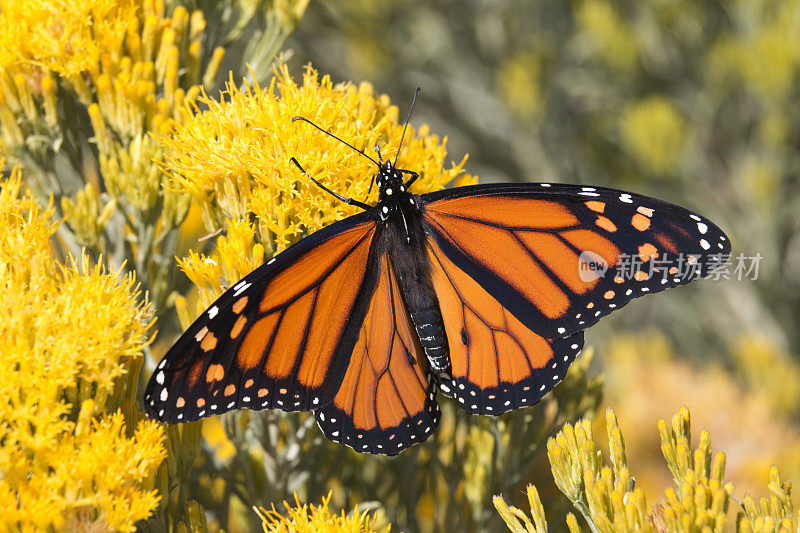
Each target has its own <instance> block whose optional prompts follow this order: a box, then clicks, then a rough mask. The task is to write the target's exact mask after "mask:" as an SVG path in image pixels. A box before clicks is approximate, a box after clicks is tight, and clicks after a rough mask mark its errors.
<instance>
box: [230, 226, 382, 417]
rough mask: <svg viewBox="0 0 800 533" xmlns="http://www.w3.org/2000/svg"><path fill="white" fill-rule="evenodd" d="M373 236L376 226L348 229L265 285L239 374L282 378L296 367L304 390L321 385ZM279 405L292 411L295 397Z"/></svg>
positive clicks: (240, 356)
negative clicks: (250, 372)
mask: <svg viewBox="0 0 800 533" xmlns="http://www.w3.org/2000/svg"><path fill="white" fill-rule="evenodd" d="M373 233H374V225H373V224H365V225H362V226H361V227H355V228H353V229H351V230H348V231H345V232H343V233H342V234H340V235H339V236H337V238H336V239H331V240H329V241H328V242H325V243H323V244H321V245H319V246H317V247H316V248H315V249H314V251H313V252H312V253H309V254H307V255H306V256H305V257H302V258H301V259H300V260H298V261H297V262H296V263H295V264H294V265H293V268H291V269H288V270H286V271H284V272H282V273H281V274H279V275H277V276H276V277H275V278H274V279H273V280H272V281H271V282H270V283H269V284H268V285H267V287H266V290H265V291H264V297H263V298H262V299H261V302H260V304H259V311H260V312H261V313H263V314H262V316H261V317H260V318H259V319H258V321H257V322H256V323H255V324H254V325H253V327H251V328H250V330H249V331H248V332H247V334H246V335H245V336H244V340H243V341H242V345H241V347H240V348H239V351H238V353H237V357H236V359H237V364H238V366H239V368H240V369H241V370H243V371H246V370H250V369H253V368H255V367H256V366H260V370H261V372H262V373H263V375H264V376H266V377H267V378H270V379H273V380H281V379H287V378H290V377H292V374H293V372H294V371H295V369H298V370H297V375H296V380H297V382H298V384H299V385H300V386H302V387H304V388H306V389H315V388H319V387H320V386H321V385H322V383H323V382H324V381H325V378H326V376H327V375H328V372H329V371H330V368H331V363H332V361H333V358H334V355H335V353H336V349H337V347H338V345H339V342H338V341H339V338H340V337H341V335H342V332H343V329H344V327H345V324H346V322H347V318H348V317H349V316H350V314H349V313H348V312H342V309H345V310H348V309H351V308H352V307H353V305H354V303H355V300H356V297H357V296H358V291H359V289H360V287H361V284H362V281H363V279H364V275H365V273H366V265H367V260H368V258H369V250H370V244H371V242H372V239H371V237H372V234H373ZM279 401H282V402H284V404H283V405H281V407H284V406H286V405H289V406H290V407H293V406H294V403H295V401H296V398H288V399H285V400H279ZM289 402H291V404H289ZM301 403H302V402H301ZM296 407H300V405H297V406H296Z"/></svg>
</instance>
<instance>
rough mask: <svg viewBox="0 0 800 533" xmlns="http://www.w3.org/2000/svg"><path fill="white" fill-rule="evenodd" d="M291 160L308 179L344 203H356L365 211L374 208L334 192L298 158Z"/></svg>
mask: <svg viewBox="0 0 800 533" xmlns="http://www.w3.org/2000/svg"><path fill="white" fill-rule="evenodd" d="M289 161H291V162H292V163H294V164H295V165H296V166H297V168H299V169H300V172H302V173H303V175H305V176H306V177H308V179H310V180H311V181H313V182H314V183H315V184H316V185H317V186H318V187H319V188H320V189H322V190H323V191H325V192H327V193H330V194H332V195H333V196H335V197H336V198H338V199H339V200H341V201H342V202H344V203H346V204H348V205H355V206H357V207H360V208H361V209H363V210H364V211H368V210H370V209H372V206H370V205H368V204H365V203H364V202H359V201H358V200H353V199H352V198H345V197H344V196H342V195H341V194H339V193H336V192H333V191H332V190H330V189H329V188H327V187H326V186H324V185H323V184H321V183H320V182H318V181H317V180H315V179H314V177H313V176H312V175H311V174H309V173H308V172H306V171H305V169H304V168H303V167H301V166H300V163H298V162H297V159H295V158H294V157H292V158H290V159H289Z"/></svg>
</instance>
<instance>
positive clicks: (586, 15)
mask: <svg viewBox="0 0 800 533" xmlns="http://www.w3.org/2000/svg"><path fill="white" fill-rule="evenodd" d="M614 4H615V3H614V2H609V1H608V0H584V1H583V2H581V4H580V6H579V8H578V10H577V13H576V19H577V22H578V29H579V30H580V32H581V34H582V35H583V36H584V38H585V40H586V42H587V44H588V46H589V48H590V50H591V51H592V52H594V53H595V54H597V55H598V56H599V57H600V58H601V59H602V60H603V61H604V62H605V63H606V64H607V65H608V66H609V67H611V68H613V69H615V70H617V71H622V72H630V71H632V70H633V69H634V68H635V67H636V64H637V61H638V59H639V45H638V43H637V42H636V35H635V34H634V33H633V30H632V29H631V28H630V26H629V25H628V24H627V23H626V21H625V20H624V19H623V18H622V16H621V15H620V14H619V13H618V12H617V10H616V8H615V7H614Z"/></svg>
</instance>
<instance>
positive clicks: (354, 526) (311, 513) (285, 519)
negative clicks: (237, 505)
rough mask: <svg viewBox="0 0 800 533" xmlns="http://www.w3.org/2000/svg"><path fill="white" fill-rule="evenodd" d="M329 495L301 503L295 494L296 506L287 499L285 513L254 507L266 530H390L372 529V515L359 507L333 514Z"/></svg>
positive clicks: (328, 532)
mask: <svg viewBox="0 0 800 533" xmlns="http://www.w3.org/2000/svg"><path fill="white" fill-rule="evenodd" d="M330 500H331V494H328V496H327V497H326V498H323V499H322V504H321V505H306V504H303V505H300V501H299V500H298V499H297V495H296V494H295V506H294V507H292V506H291V505H289V504H288V503H286V502H283V503H284V506H285V507H286V509H287V511H286V513H287V516H284V515H281V514H280V513H278V512H277V511H276V510H275V506H273V507H272V510H271V511H267V510H266V509H264V508H263V507H259V508H256V507H254V508H253V509H254V510H255V512H256V513H257V514H258V516H259V518H261V527H262V528H263V529H264V532H265V533H373V532H377V531H383V533H389V530H390V529H391V526H387V527H386V529H383V530H378V529H375V518H374V517H373V518H372V519H370V517H369V513H368V512H367V511H364V512H363V513H359V512H358V509H356V510H355V511H353V513H352V514H350V515H349V516H348V515H345V513H344V511H342V512H341V514H334V513H332V512H331V510H330V509H329V508H328V503H329V502H330Z"/></svg>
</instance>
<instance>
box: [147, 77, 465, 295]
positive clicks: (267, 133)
mask: <svg viewBox="0 0 800 533" xmlns="http://www.w3.org/2000/svg"><path fill="white" fill-rule="evenodd" d="M198 105H199V106H201V107H202V108H203V109H204V110H203V111H200V108H199V107H197V106H194V105H193V106H192V107H190V108H187V110H186V115H187V116H186V117H185V118H184V119H183V120H182V121H181V123H180V124H178V125H176V128H175V131H174V133H173V134H172V135H170V136H165V137H163V138H161V143H162V144H163V146H164V149H165V151H166V160H167V162H166V164H165V165H164V170H165V172H167V173H168V174H169V175H171V176H172V177H173V182H174V187H175V188H177V189H179V190H182V191H186V192H189V193H191V195H192V196H193V197H194V199H195V200H196V201H197V202H198V203H199V204H200V206H201V208H202V212H203V221H204V223H205V224H206V226H207V229H208V231H209V232H216V231H219V230H220V229H225V230H226V232H227V236H223V237H220V238H219V239H218V241H217V243H218V250H217V252H215V253H214V254H213V255H212V256H210V257H204V256H201V255H198V254H193V255H191V256H190V257H189V258H187V259H185V260H184V261H182V262H181V267H182V268H183V269H184V271H186V272H187V274H188V275H189V277H190V278H191V279H192V281H193V282H194V283H195V285H197V286H198V287H199V288H200V290H201V294H202V303H203V305H205V304H208V303H210V300H211V299H213V297H215V296H216V295H217V294H219V290H220V288H219V285H220V280H222V281H223V284H224V283H225V282H227V283H231V282H235V281H236V280H237V279H239V278H240V277H242V276H243V275H245V274H247V273H248V272H249V271H250V270H252V269H253V268H254V267H255V266H258V265H259V264H261V262H262V261H263V259H264V256H265V254H267V255H272V254H274V253H276V252H280V251H281V250H283V249H285V248H286V247H287V246H289V245H291V244H292V243H294V242H296V241H297V240H299V239H300V238H301V237H302V236H303V235H305V234H308V233H312V232H314V231H317V230H318V229H320V228H322V227H323V226H326V225H328V224H331V223H332V222H335V221H337V220H340V219H342V218H344V217H346V216H349V215H352V214H355V213H356V212H358V211H359V209H358V208H356V207H353V206H349V205H347V204H345V203H343V202H341V201H339V200H337V199H336V198H334V197H333V196H332V195H330V194H328V193H326V192H324V191H323V190H322V189H320V188H319V187H317V186H316V185H314V184H313V183H312V182H311V181H310V180H309V179H308V178H307V177H306V176H304V175H303V174H302V173H301V172H300V170H299V169H298V168H297V167H296V166H294V165H293V164H292V163H291V162H290V161H289V158H290V157H292V156H295V157H296V158H297V159H298V161H299V162H300V164H301V165H303V167H304V168H305V170H306V171H307V172H308V173H309V174H311V175H312V176H314V177H315V178H316V179H317V180H319V181H320V182H321V183H322V184H324V185H325V186H327V187H328V188H330V189H332V190H334V191H336V192H337V193H339V194H341V195H343V196H346V197H351V198H355V199H358V200H361V201H367V202H370V201H374V200H375V199H376V198H377V188H376V187H372V190H371V192H370V177H371V176H372V175H374V174H375V172H376V168H375V166H374V165H373V164H372V163H371V162H370V161H369V159H367V158H365V157H363V156H362V155H360V154H358V153H357V152H355V151H353V150H351V149H350V148H348V147H347V146H345V145H344V144H342V143H340V142H338V141H336V140H335V139H333V138H331V137H329V136H327V135H325V134H324V133H322V132H320V131H319V130H317V129H316V128H313V127H312V126H310V125H309V124H306V123H304V122H299V121H298V122H292V120H291V119H292V117H294V116H298V115H299V116H303V117H306V118H307V119H309V120H312V121H313V122H315V123H316V124H318V125H319V126H320V127H321V128H324V129H327V130H329V131H331V132H332V133H333V134H335V135H337V136H339V137H340V138H342V139H344V140H346V141H347V142H349V143H351V144H352V145H354V146H355V147H357V148H359V149H361V150H364V151H366V152H369V153H371V154H375V151H374V146H376V145H378V146H380V150H381V154H382V156H383V157H384V158H387V159H388V158H392V159H394V157H395V155H396V154H397V150H398V145H399V143H400V137H401V135H402V132H403V124H402V123H401V122H399V121H398V110H397V108H396V107H395V106H392V105H391V104H390V102H389V99H388V97H386V96H384V95H380V94H378V93H376V92H375V89H374V88H373V87H372V86H371V85H369V84H368V83H362V84H360V85H358V86H355V85H352V84H349V83H347V84H341V85H334V84H333V82H332V81H331V79H330V78H329V77H328V76H324V77H322V78H320V76H319V74H318V73H317V72H316V71H315V70H314V69H312V68H311V67H308V68H307V69H306V70H305V73H304V75H303V81H302V84H296V83H295V82H294V81H293V80H292V79H291V78H290V76H289V72H288V69H287V68H286V66H285V65H279V66H278V68H277V69H276V77H275V78H274V79H273V80H272V81H271V82H270V85H269V86H268V87H265V88H262V87H259V86H258V85H250V84H248V83H247V82H245V83H244V86H243V88H238V87H237V86H236V84H235V83H234V82H233V80H230V81H229V82H228V84H227V88H226V90H225V92H224V93H223V94H222V95H221V97H220V98H219V99H218V100H217V99H214V98H211V97H210V96H208V95H205V94H202V95H201V96H200V97H199V99H198ZM445 146H446V139H445V140H442V141H440V140H439V138H438V137H436V136H435V135H431V134H430V132H429V129H428V127H427V126H422V127H420V128H419V129H416V128H414V127H412V126H409V128H408V131H407V132H406V136H405V139H404V141H403V147H402V151H401V153H400V154H399V158H398V161H397V164H398V166H399V167H401V168H408V169H412V170H415V171H417V172H419V173H420V179H418V180H417V181H416V182H415V183H414V185H413V190H414V191H415V192H417V193H422V192H427V191H432V190H436V189H440V188H442V187H443V186H444V185H445V184H446V183H449V182H451V181H454V180H455V183H456V184H457V185H462V184H467V183H474V182H475V178H474V177H472V176H468V175H464V174H462V167H463V164H464V160H462V161H461V162H460V163H459V164H452V165H451V166H450V167H449V168H445V158H446V154H447V152H446V149H445ZM465 159H466V158H465ZM258 242H260V243H262V244H263V247H261V246H254V243H258ZM226 250H227V251H226Z"/></svg>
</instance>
